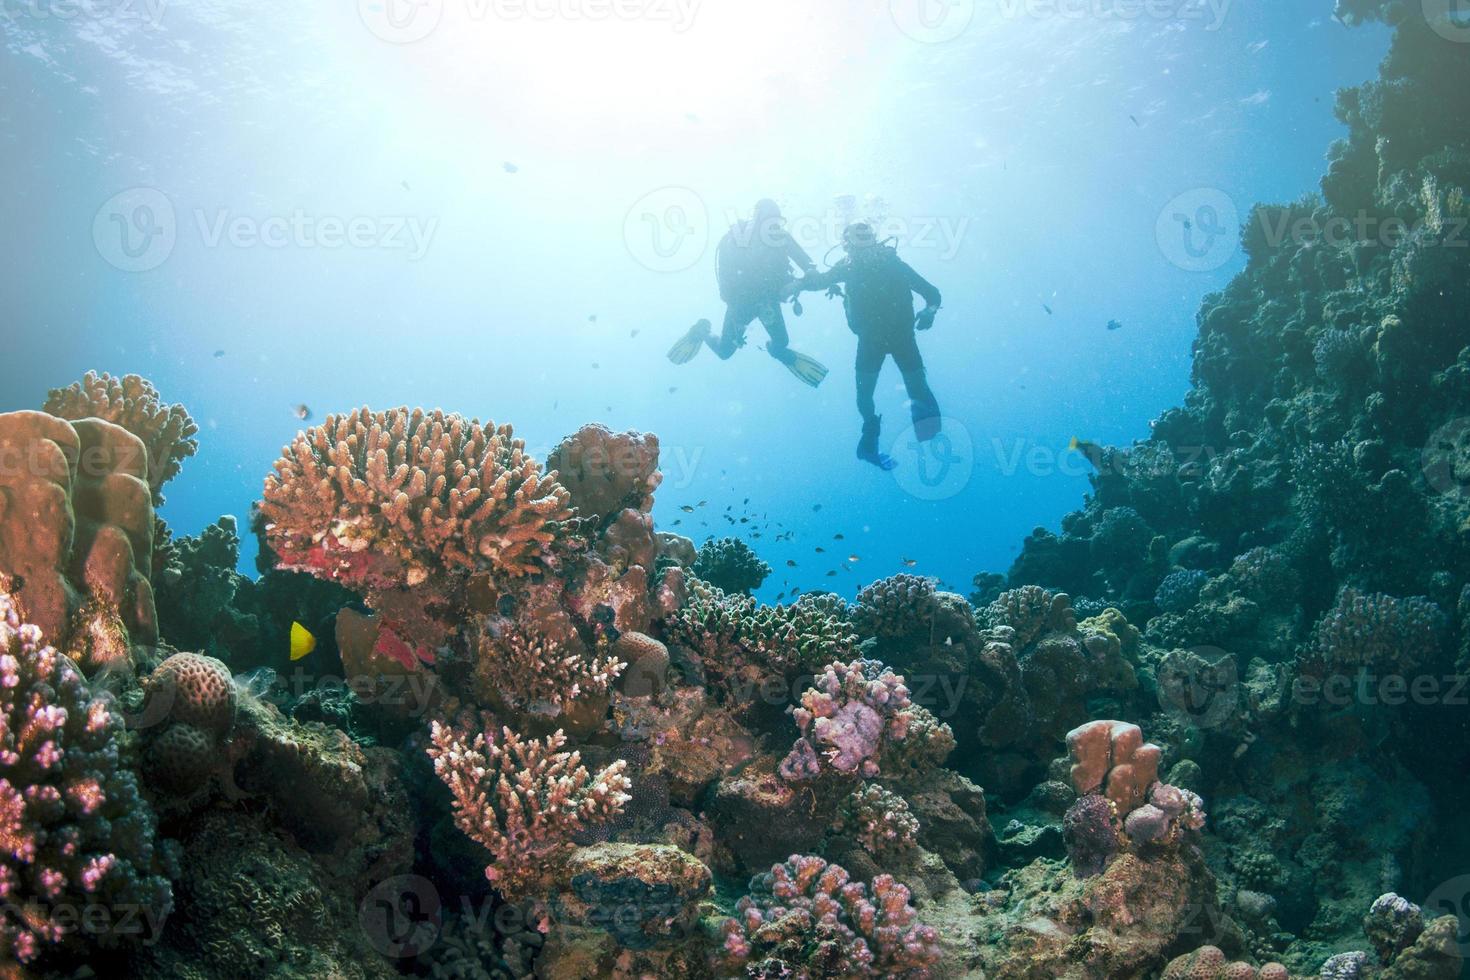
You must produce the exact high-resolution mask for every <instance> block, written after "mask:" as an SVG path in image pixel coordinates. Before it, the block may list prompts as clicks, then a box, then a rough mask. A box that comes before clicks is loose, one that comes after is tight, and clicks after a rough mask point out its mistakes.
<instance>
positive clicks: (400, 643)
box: [260, 408, 572, 668]
mask: <svg viewBox="0 0 1470 980" xmlns="http://www.w3.org/2000/svg"><path fill="white" fill-rule="evenodd" d="M568 499H569V498H568V494H567V491H566V489H565V488H564V487H562V486H561V485H560V484H559V483H557V482H556V480H555V479H554V478H552V477H551V476H549V475H546V474H543V473H542V472H541V467H540V464H538V463H537V462H536V461H535V460H534V459H532V458H531V457H530V456H528V455H527V454H526V452H525V446H524V444H523V443H522V442H521V441H520V440H519V439H515V438H513V436H512V434H511V430H510V427H509V426H500V427H499V428H496V427H495V426H494V425H481V424H479V423H478V422H476V421H473V420H467V419H464V418H461V417H460V416H457V415H446V414H444V413H443V412H438V411H434V412H424V411H423V410H421V409H420V410H414V411H412V412H410V411H409V410H408V409H403V408H399V409H393V410H391V411H387V412H372V411H370V410H369V409H366V408H364V409H361V410H360V411H358V412H354V413H352V414H349V415H342V416H335V415H334V416H328V418H327V420H326V422H324V423H323V424H322V425H320V426H317V427H316V428H314V429H311V430H309V431H307V432H304V433H302V434H300V435H298V436H297V437H296V441H295V442H294V443H293V444H292V445H291V446H288V447H287V448H286V450H285V451H284V455H283V457H282V458H281V459H279V460H277V461H276V467H275V473H273V474H272V475H271V476H269V477H267V478H266V484H265V499H264V501H263V502H262V503H261V505H260V512H261V517H262V519H263V522H264V529H265V537H266V543H267V545H268V546H269V547H270V548H271V549H272V550H274V551H275V552H276V554H277V556H278V558H279V562H280V567H282V568H284V569H288V570H291V571H302V572H308V573H310V574H312V575H315V576H317V577H318V578H322V579H329V580H333V581H338V582H341V583H342V584H343V585H345V586H347V587H348V588H351V589H353V590H355V591H357V592H359V593H362V594H363V595H364V596H365V598H366V599H367V600H368V603H369V604H370V605H372V606H373V608H374V609H375V610H377V611H378V612H379V613H381V614H382V616H383V627H382V629H381V630H380V631H379V638H378V641H377V645H378V648H379V650H380V651H381V652H383V653H385V654H386V655H388V656H391V657H393V659H395V660H398V661H400V662H401V663H403V664H404V666H405V667H410V668H411V667H413V666H414V665H415V664H416V663H417V661H419V660H423V661H425V662H432V661H433V660H434V657H435V652H434V651H435V650H436V648H437V647H439V646H441V645H443V644H444V643H445V641H446V639H447V637H448V636H449V634H450V633H452V632H453V630H454V629H455V628H456V627H457V619H456V617H457V615H459V614H462V609H461V607H462V606H463V605H464V596H463V594H462V593H463V591H464V589H465V586H466V582H467V580H468V579H469V578H470V577H471V576H472V575H476V574H478V575H480V576H482V577H483V578H486V579H488V580H489V582H490V583H505V582H510V581H513V580H516V579H519V578H521V577H523V576H526V575H529V574H531V573H533V572H538V571H543V570H545V569H546V568H547V567H548V565H549V564H550V563H551V562H552V561H553V550H554V546H555V543H556V542H557V540H558V535H559V533H560V531H561V527H560V525H561V524H562V522H565V521H566V520H568V519H569V518H570V517H571V514H572V511H571V508H570V506H569V502H568ZM492 587H493V585H488V584H487V585H486V586H485V587H484V588H482V589H481V591H482V592H489V591H490V590H491V588H492Z"/></svg>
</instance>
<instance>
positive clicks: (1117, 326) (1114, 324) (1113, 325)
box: [1108, 320, 1123, 330]
mask: <svg viewBox="0 0 1470 980" xmlns="http://www.w3.org/2000/svg"><path fill="white" fill-rule="evenodd" d="M1108 329H1109V330H1122V329H1123V324H1121V323H1119V322H1118V321H1117V320H1109V321H1108Z"/></svg>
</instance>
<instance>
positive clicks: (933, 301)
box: [903, 262, 943, 310]
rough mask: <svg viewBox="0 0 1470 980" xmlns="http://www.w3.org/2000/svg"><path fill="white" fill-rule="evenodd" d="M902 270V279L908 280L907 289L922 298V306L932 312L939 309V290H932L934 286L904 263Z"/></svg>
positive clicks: (940, 298) (940, 299)
mask: <svg viewBox="0 0 1470 980" xmlns="http://www.w3.org/2000/svg"><path fill="white" fill-rule="evenodd" d="M903 269H904V278H905V279H907V280H908V284H909V289H911V290H913V291H914V292H916V293H918V294H919V295H920V296H921V297H923V299H924V304H925V305H926V306H927V307H928V308H930V309H933V310H937V309H939V306H940V303H941V301H942V300H943V297H941V296H940V295H939V290H937V289H935V288H934V284H933V283H931V282H930V281H929V280H927V279H925V278H924V277H923V276H921V275H919V274H918V273H917V272H915V271H914V269H913V266H911V265H909V264H908V263H907V262H905V263H904V265H903Z"/></svg>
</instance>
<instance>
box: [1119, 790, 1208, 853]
mask: <svg viewBox="0 0 1470 980" xmlns="http://www.w3.org/2000/svg"><path fill="white" fill-rule="evenodd" d="M1204 825H1205V810H1204V802H1203V801H1202V800H1201V799H1200V798H1199V797H1198V796H1197V795H1195V794H1194V793H1191V792H1190V791H1189V790H1187V789H1180V788H1179V787H1178V786H1170V785H1169V784H1168V783H1155V784H1154V786H1153V790H1152V792H1150V793H1149V802H1148V803H1145V804H1144V805H1143V806H1141V807H1139V808H1138V809H1136V810H1134V811H1133V812H1132V813H1130V814H1128V816H1127V818H1126V819H1125V820H1124V821H1123V829H1124V831H1125V832H1126V833H1127V834H1128V839H1129V840H1131V841H1132V842H1133V843H1134V844H1164V843H1172V842H1174V841H1177V840H1178V839H1179V837H1180V835H1182V834H1184V833H1186V832H1190V831H1197V830H1201V829H1203V828H1204Z"/></svg>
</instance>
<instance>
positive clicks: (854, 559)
mask: <svg viewBox="0 0 1470 980" xmlns="http://www.w3.org/2000/svg"><path fill="white" fill-rule="evenodd" d="M847 560H848V561H850V562H852V563H853V564H857V563H858V562H860V561H862V559H861V558H859V557H858V556H857V555H848V556H847Z"/></svg>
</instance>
